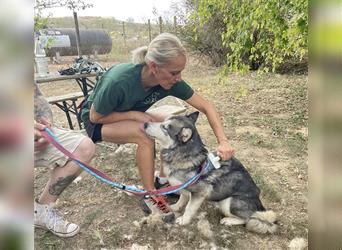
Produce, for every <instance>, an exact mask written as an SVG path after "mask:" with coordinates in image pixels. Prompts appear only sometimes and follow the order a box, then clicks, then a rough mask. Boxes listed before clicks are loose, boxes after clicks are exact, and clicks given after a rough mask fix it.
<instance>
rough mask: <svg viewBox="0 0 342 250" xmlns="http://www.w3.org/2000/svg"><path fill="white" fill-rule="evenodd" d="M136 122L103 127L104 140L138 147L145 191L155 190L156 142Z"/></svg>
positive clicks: (123, 122)
mask: <svg viewBox="0 0 342 250" xmlns="http://www.w3.org/2000/svg"><path fill="white" fill-rule="evenodd" d="M140 126H141V123H140V122H136V121H130V120H127V121H120V122H116V123H111V124H104V125H103V126H102V131H101V132H102V140H103V141H107V142H113V143H119V144H125V143H134V144H137V145H138V148H137V152H136V160H137V165H138V169H139V174H140V177H141V182H142V185H143V187H144V189H145V190H148V191H151V190H154V189H155V188H154V141H153V140H151V139H150V138H148V137H147V135H146V134H145V133H144V132H143V131H142V130H141V129H140Z"/></svg>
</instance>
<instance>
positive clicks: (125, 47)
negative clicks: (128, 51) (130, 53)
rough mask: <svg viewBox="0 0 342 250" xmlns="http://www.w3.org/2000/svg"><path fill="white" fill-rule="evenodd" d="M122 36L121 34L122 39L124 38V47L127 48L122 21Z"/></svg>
mask: <svg viewBox="0 0 342 250" xmlns="http://www.w3.org/2000/svg"><path fill="white" fill-rule="evenodd" d="M122 36H123V39H124V44H125V48H127V44H126V31H125V22H122Z"/></svg>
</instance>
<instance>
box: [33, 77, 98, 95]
mask: <svg viewBox="0 0 342 250" xmlns="http://www.w3.org/2000/svg"><path fill="white" fill-rule="evenodd" d="M89 77H96V73H89V74H75V75H59V74H49V75H47V76H37V77H35V81H36V83H45V82H56V81H65V80H72V79H75V80H76V82H77V84H78V86H80V88H81V90H82V92H83V95H84V96H87V95H88V94H89V91H91V90H92V89H93V88H94V86H95V81H93V80H90V79H89Z"/></svg>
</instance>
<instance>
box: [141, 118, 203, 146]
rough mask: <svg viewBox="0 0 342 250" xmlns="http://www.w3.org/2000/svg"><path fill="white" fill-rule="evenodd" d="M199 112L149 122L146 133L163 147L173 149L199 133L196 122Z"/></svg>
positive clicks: (146, 125)
mask: <svg viewBox="0 0 342 250" xmlns="http://www.w3.org/2000/svg"><path fill="white" fill-rule="evenodd" d="M198 115H199V112H194V113H191V114H189V115H186V116H173V117H170V118H168V119H167V120H165V121H164V122H161V123H160V122H147V123H145V124H144V131H145V133H146V134H147V135H148V136H149V137H151V138H152V139H156V140H157V141H158V142H159V143H160V144H161V146H162V147H163V148H165V149H171V148H175V147H178V146H180V145H184V144H186V143H188V142H189V141H190V140H191V139H192V138H193V136H194V135H198V133H197V130H196V127H195V123H196V121H197V118H198Z"/></svg>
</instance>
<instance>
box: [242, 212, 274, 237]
mask: <svg viewBox="0 0 342 250" xmlns="http://www.w3.org/2000/svg"><path fill="white" fill-rule="evenodd" d="M276 222H277V216H276V214H275V213H274V212H273V211H271V210H269V211H257V212H255V213H253V214H252V216H251V217H250V218H249V220H248V221H247V223H246V228H247V229H248V230H250V231H253V232H257V233H262V234H266V233H271V234H273V233H275V232H276V231H277V229H278V225H277V224H276Z"/></svg>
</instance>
